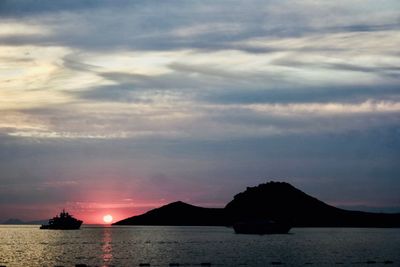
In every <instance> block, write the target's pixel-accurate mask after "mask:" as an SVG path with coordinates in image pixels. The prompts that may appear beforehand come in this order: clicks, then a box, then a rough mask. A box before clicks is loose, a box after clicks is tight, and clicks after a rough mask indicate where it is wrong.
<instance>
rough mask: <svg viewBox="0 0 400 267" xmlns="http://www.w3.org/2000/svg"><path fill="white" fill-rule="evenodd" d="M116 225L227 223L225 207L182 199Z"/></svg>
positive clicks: (204, 224)
mask: <svg viewBox="0 0 400 267" xmlns="http://www.w3.org/2000/svg"><path fill="white" fill-rule="evenodd" d="M114 224H115V225H131V224H134V225H203V226H206V225H210V226H211V225H226V218H225V213H224V209H214V208H202V207H197V206H193V205H190V204H187V203H184V202H182V201H177V202H173V203H170V204H168V205H165V206H162V207H161V208H158V209H153V210H151V211H149V212H146V213H145V214H142V215H138V216H133V217H130V218H127V219H125V220H122V221H119V222H116V223H114Z"/></svg>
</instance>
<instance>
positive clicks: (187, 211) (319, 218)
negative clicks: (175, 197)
mask: <svg viewBox="0 0 400 267" xmlns="http://www.w3.org/2000/svg"><path fill="white" fill-rule="evenodd" d="M259 219H269V220H274V221H280V222H286V223H290V224H291V225H292V226H293V227H400V213H396V214H386V213H372V212H362V211H350V210H344V209H340V208H336V207H333V206H331V205H328V204H326V203H324V202H322V201H320V200H318V199H316V198H314V197H312V196H309V195H307V194H306V193H304V192H302V191H300V190H299V189H297V188H295V187H294V186H292V185H290V184H289V183H286V182H268V183H264V184H260V185H258V186H255V187H247V189H246V190H245V191H244V192H241V193H239V194H237V195H235V196H234V198H233V200H232V201H230V202H229V203H228V204H227V205H226V206H225V207H224V208H203V207H198V206H194V205H190V204H187V203H184V202H182V201H177V202H173V203H170V204H167V205H165V206H162V207H160V208H156V209H153V210H150V211H148V212H146V213H144V214H141V215H137V216H132V217H129V218H126V219H124V220H121V221H118V222H116V223H114V224H113V225H176V226H184V225H187V226H232V225H233V224H235V223H237V222H240V221H248V220H259Z"/></svg>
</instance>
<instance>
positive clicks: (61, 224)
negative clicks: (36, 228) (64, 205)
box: [40, 209, 82, 230]
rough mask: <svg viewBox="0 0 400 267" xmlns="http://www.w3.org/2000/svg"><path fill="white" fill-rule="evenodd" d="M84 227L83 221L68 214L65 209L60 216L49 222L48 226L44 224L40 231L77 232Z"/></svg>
mask: <svg viewBox="0 0 400 267" xmlns="http://www.w3.org/2000/svg"><path fill="white" fill-rule="evenodd" d="M81 225H82V221H81V220H78V219H75V218H74V217H72V215H70V214H69V213H68V212H65V210H64V209H63V211H62V212H60V215H58V216H56V217H53V219H50V220H49V223H48V224H43V225H42V226H41V227H40V229H52V230H76V229H79V228H80V227H81Z"/></svg>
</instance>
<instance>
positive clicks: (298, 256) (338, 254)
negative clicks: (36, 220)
mask: <svg viewBox="0 0 400 267" xmlns="http://www.w3.org/2000/svg"><path fill="white" fill-rule="evenodd" d="M80 263H82V264H87V265H90V266H92V265H93V266H139V264H141V263H142V264H143V263H148V264H150V266H169V265H170V264H171V263H179V264H180V266H196V265H197V266H201V264H202V263H203V266H207V264H206V263H211V266H214V265H216V266H272V265H284V266H303V265H307V266H310V265H311V266H382V265H385V266H400V229H358V228H305V229H304V228H294V229H292V230H291V231H290V234H287V235H265V236H257V235H236V234H234V233H233V230H232V229H230V228H225V227H172V226H171V227H166V226H160V227H159V226H129V227H89V226H83V227H82V228H81V229H80V230H74V231H56V230H39V228H38V226H30V225H29V226H5V225H3V226H0V265H5V266H56V265H61V266H74V265H75V264H80Z"/></svg>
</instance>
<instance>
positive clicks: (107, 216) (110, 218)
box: [103, 214, 113, 223]
mask: <svg viewBox="0 0 400 267" xmlns="http://www.w3.org/2000/svg"><path fill="white" fill-rule="evenodd" d="M103 221H104V222H105V223H111V222H112V221H113V217H112V216H111V215H110V214H107V215H104V217H103Z"/></svg>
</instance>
